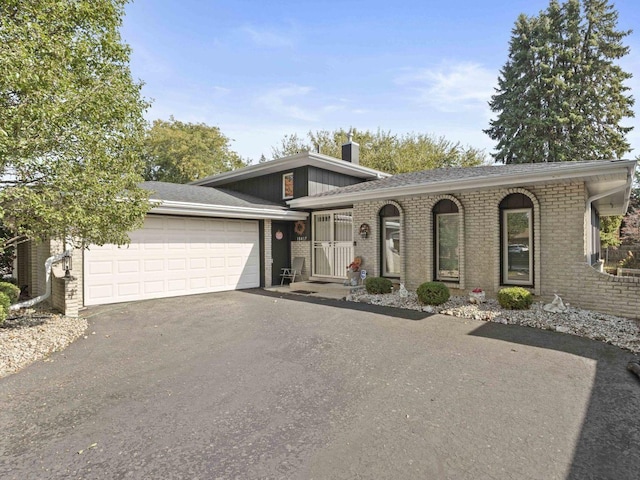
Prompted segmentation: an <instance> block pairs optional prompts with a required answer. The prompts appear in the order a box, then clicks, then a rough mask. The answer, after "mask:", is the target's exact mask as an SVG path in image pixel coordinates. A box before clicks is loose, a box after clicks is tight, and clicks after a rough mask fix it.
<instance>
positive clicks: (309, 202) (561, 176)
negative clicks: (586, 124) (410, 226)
mask: <svg viewBox="0 0 640 480" xmlns="http://www.w3.org/2000/svg"><path fill="white" fill-rule="evenodd" d="M615 162H616V165H617V166H623V165H624V167H625V169H626V170H627V175H628V174H629V173H628V172H629V168H631V169H633V168H634V167H635V164H636V161H635V160H616V161H615ZM613 166H614V165H612V162H604V161H603V162H602V164H590V165H582V166H579V167H576V166H575V165H567V167H566V168H562V169H561V170H560V169H555V170H554V171H551V172H543V173H535V174H532V173H516V174H511V175H509V174H506V173H505V174H501V175H492V176H490V177H484V178H482V177H480V178H479V177H473V178H466V179H461V180H460V179H458V180H444V181H440V182H432V183H415V184H412V185H400V186H392V187H387V188H377V189H373V190H365V191H362V192H353V193H340V194H336V195H326V196H322V195H321V196H317V197H302V198H297V199H294V200H289V202H287V203H288V204H289V206H290V207H292V208H313V207H331V206H339V205H345V204H350V203H354V202H360V201H366V200H386V199H390V198H397V197H399V196H403V197H408V196H412V195H424V194H426V193H427V194H428V193H431V194H434V193H443V192H448V193H451V192H461V191H465V190H479V189H483V188H492V187H500V186H504V185H525V184H533V183H544V182H549V181H558V180H570V179H576V178H580V177H581V176H584V175H588V176H593V175H596V174H598V173H602V174H605V175H607V174H611V170H612V167H613ZM470 168H473V167H470ZM495 168H496V169H500V168H501V167H499V166H497V167H495ZM365 185H366V184H365Z"/></svg>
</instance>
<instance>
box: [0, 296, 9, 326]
mask: <svg viewBox="0 0 640 480" xmlns="http://www.w3.org/2000/svg"><path fill="white" fill-rule="evenodd" d="M9 305H11V302H10V301H9V297H7V296H6V295H5V294H4V293H2V292H0V325H1V324H2V322H4V321H5V319H6V318H7V315H8V314H9Z"/></svg>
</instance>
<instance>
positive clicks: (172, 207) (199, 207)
mask: <svg viewBox="0 0 640 480" xmlns="http://www.w3.org/2000/svg"><path fill="white" fill-rule="evenodd" d="M149 213H157V214H165V215H193V216H197V217H224V218H245V219H251V220H264V219H272V220H306V219H307V217H308V216H309V214H308V213H307V212H296V211H293V210H285V209H278V208H257V207H231V206H221V205H208V204H203V203H190V202H176V201H170V200H162V203H161V204H160V205H158V206H156V207H153V208H152V209H151V211H150V212H149Z"/></svg>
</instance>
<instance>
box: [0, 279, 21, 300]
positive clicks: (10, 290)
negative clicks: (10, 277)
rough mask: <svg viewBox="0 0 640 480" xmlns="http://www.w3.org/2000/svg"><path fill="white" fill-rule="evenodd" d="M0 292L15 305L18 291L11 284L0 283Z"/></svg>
mask: <svg viewBox="0 0 640 480" xmlns="http://www.w3.org/2000/svg"><path fill="white" fill-rule="evenodd" d="M0 292H2V293H4V294H5V295H6V296H7V297H9V301H10V302H11V303H16V302H17V301H18V298H20V289H19V288H18V287H17V286H16V285H14V284H13V283H9V282H0Z"/></svg>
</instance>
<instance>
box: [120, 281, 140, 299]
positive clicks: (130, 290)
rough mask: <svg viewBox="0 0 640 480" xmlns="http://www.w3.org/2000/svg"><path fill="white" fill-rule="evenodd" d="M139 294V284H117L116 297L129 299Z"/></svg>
mask: <svg viewBox="0 0 640 480" xmlns="http://www.w3.org/2000/svg"><path fill="white" fill-rule="evenodd" d="M139 294H140V284H139V283H138V282H137V281H136V282H130V283H124V282H123V283H119V284H118V296H121V297H131V296H136V295H139Z"/></svg>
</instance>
